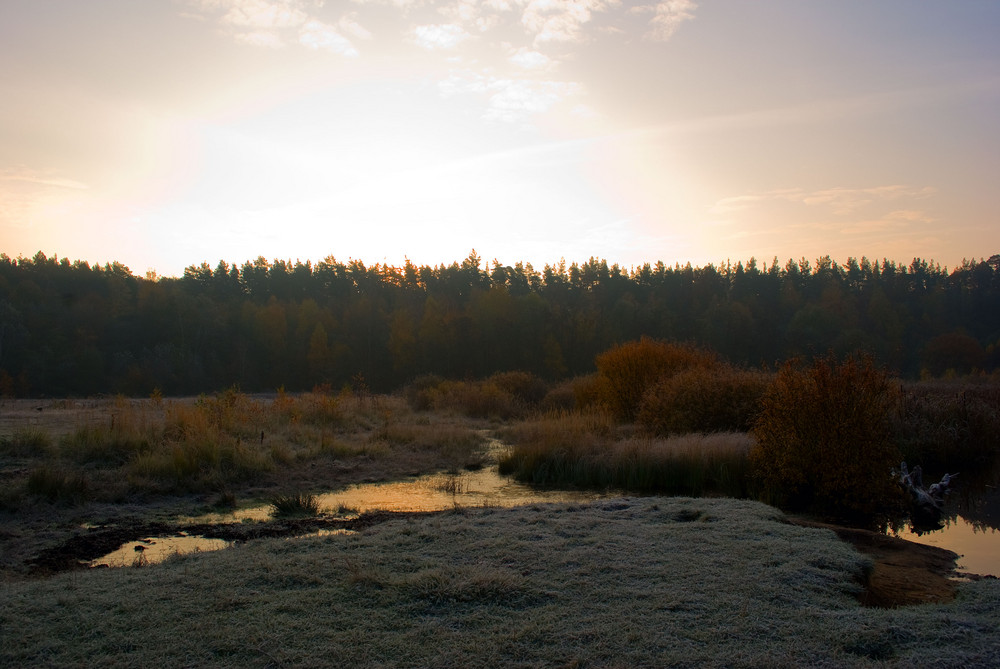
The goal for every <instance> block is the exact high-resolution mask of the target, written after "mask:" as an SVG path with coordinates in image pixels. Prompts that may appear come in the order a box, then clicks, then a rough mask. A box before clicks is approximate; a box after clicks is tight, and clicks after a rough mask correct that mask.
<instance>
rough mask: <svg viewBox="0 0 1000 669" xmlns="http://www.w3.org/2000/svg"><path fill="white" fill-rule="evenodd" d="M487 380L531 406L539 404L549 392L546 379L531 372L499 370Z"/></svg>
mask: <svg viewBox="0 0 1000 669" xmlns="http://www.w3.org/2000/svg"><path fill="white" fill-rule="evenodd" d="M487 382H489V383H493V384H494V385H496V387H497V388H499V389H500V390H502V391H503V392H505V393H508V394H509V395H511V396H513V397H514V398H515V399H517V400H518V401H519V402H521V403H522V404H524V405H525V406H526V407H529V408H530V407H535V406H538V403H539V402H541V401H542V399H543V398H544V397H545V394H546V393H547V392H548V385H547V384H546V383H545V381H543V380H542V379H540V378H538V377H537V376H535V375H534V374H532V373H531V372H521V371H513V372H497V373H496V374H493V375H492V376H490V377H489V378H488V379H487Z"/></svg>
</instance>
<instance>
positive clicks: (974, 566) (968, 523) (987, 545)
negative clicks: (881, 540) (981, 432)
mask: <svg viewBox="0 0 1000 669" xmlns="http://www.w3.org/2000/svg"><path fill="white" fill-rule="evenodd" d="M957 480H958V485H957V487H956V489H955V490H954V491H953V492H952V494H951V495H950V496H949V497H948V500H947V502H946V504H945V507H944V516H943V518H942V522H943V524H944V527H943V528H942V529H940V530H934V531H932V532H922V533H917V532H914V531H913V530H912V528H910V529H908V530H906V531H901V532H899V534H898V535H897V536H899V537H901V538H903V539H906V540H908V541H913V542H916V543H919V544H926V545H928V546H937V547H939V548H946V549H948V550H950V551H954V552H956V553H958V554H959V555H960V556H962V557H961V558H959V560H958V570H959V571H961V572H967V573H970V574H980V575H983V576H985V575H990V576H998V577H1000V462H998V463H996V464H995V465H994V466H993V467H992V468H990V467H986V468H984V469H982V470H980V471H970V472H961V473H959V476H958V479H957Z"/></svg>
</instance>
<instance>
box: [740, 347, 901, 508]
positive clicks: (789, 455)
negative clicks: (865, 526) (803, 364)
mask: <svg viewBox="0 0 1000 669" xmlns="http://www.w3.org/2000/svg"><path fill="white" fill-rule="evenodd" d="M895 402H896V387H895V385H894V384H892V383H891V382H890V380H889V377H888V376H887V375H886V373H885V372H884V371H882V370H880V369H877V368H876V367H875V365H874V363H873V361H872V359H871V358H869V357H853V356H852V357H848V358H847V359H846V360H844V361H843V362H839V363H838V362H837V361H835V360H833V359H829V358H821V359H818V360H816V361H815V362H814V363H813V364H812V366H811V367H809V368H806V369H802V368H800V367H798V366H796V365H795V364H794V363H786V364H785V365H784V367H782V368H781V370H780V371H779V372H778V374H777V376H776V377H775V379H774V381H773V382H772V383H771V385H770V387H769V388H768V390H767V392H766V393H765V395H764V397H763V398H762V401H761V410H760V413H759V415H758V417H757V420H756V422H755V423H754V427H753V434H754V436H755V438H756V442H757V443H756V445H755V446H754V448H753V450H752V451H751V462H752V465H753V470H754V474H755V479H756V481H757V483H758V484H759V485H760V486H761V488H760V494H761V496H762V498H763V499H764V501H767V502H769V503H774V504H777V505H779V506H782V507H785V508H789V509H792V510H803V511H810V512H813V513H817V514H820V515H824V516H829V517H832V518H836V519H839V520H851V521H859V520H867V521H871V520H874V519H875V518H877V517H879V516H880V515H881V514H884V513H887V512H890V511H893V510H894V505H895V503H896V501H897V500H898V498H899V489H898V486H897V485H896V483H895V481H894V480H893V478H892V476H891V470H892V468H893V467H895V466H898V464H899V461H900V454H899V450H898V449H897V447H896V445H895V443H894V442H893V440H892V437H891V432H890V426H889V420H890V413H891V411H892V410H893V407H894V405H895Z"/></svg>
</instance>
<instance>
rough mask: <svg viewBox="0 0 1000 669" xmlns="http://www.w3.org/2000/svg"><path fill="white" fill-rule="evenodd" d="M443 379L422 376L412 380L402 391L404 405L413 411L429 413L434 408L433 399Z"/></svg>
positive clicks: (431, 375)
mask: <svg viewBox="0 0 1000 669" xmlns="http://www.w3.org/2000/svg"><path fill="white" fill-rule="evenodd" d="M442 383H444V379H443V378H442V377H440V376H437V375H436V374H424V375H421V376H418V377H417V378H415V379H413V381H411V382H410V383H409V385H407V386H406V388H405V389H404V390H403V396H404V397H406V403H407V404H409V405H410V408H411V409H413V410H414V411H430V410H432V409H433V408H434V397H435V395H436V394H437V389H438V387H439V386H440V385H441V384H442Z"/></svg>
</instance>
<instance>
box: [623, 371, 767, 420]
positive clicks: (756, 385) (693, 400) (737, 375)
mask: <svg viewBox="0 0 1000 669" xmlns="http://www.w3.org/2000/svg"><path fill="white" fill-rule="evenodd" d="M769 380H770V377H769V375H767V374H765V373H763V372H758V371H752V370H744V369H738V368H735V367H731V366H729V365H718V366H715V367H694V368H691V369H687V370H685V371H682V372H678V373H677V374H674V375H673V376H668V377H663V378H662V379H660V380H659V381H658V382H656V383H654V384H653V386H652V387H650V389H649V390H648V391H646V394H645V395H644V396H643V398H642V403H641V405H640V407H639V415H638V422H639V424H640V425H642V426H643V427H644V428H645V429H646V430H648V431H649V432H651V433H653V434H657V435H663V436H666V435H670V434H683V433H687V432H729V431H737V432H745V431H747V430H749V429H750V426H751V424H752V423H753V420H754V418H755V416H756V413H757V409H758V406H759V404H760V400H761V397H763V395H764V392H765V390H766V389H767V385H768V382H769Z"/></svg>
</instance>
